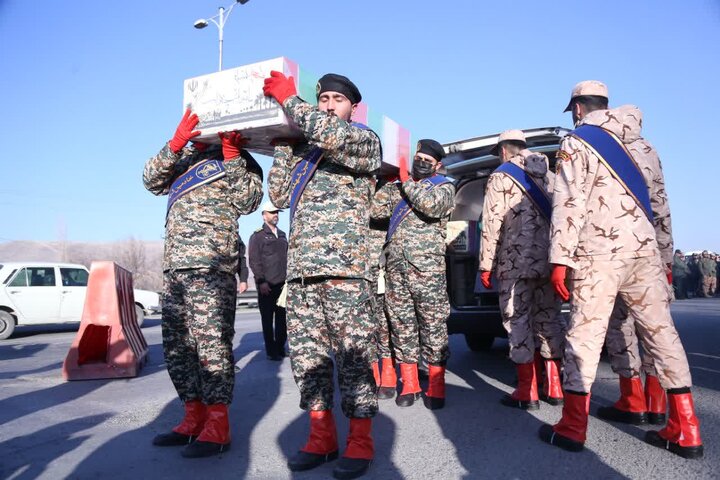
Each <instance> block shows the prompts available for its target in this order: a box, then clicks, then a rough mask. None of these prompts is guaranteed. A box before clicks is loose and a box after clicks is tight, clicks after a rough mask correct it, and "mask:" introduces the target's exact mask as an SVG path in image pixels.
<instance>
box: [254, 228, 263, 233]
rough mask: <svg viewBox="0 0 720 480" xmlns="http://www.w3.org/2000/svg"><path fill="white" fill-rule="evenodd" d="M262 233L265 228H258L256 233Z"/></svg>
mask: <svg viewBox="0 0 720 480" xmlns="http://www.w3.org/2000/svg"><path fill="white" fill-rule="evenodd" d="M262 231H263V227H260V228H258V229H257V230H255V233H260V232H262Z"/></svg>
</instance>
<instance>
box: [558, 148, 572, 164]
mask: <svg viewBox="0 0 720 480" xmlns="http://www.w3.org/2000/svg"><path fill="white" fill-rule="evenodd" d="M556 157H557V159H558V161H559V160H567V161H570V160H572V157H571V156H570V154H569V153H567V152H566V151H565V150H558V152H557V155H556Z"/></svg>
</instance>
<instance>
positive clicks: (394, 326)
mask: <svg viewBox="0 0 720 480" xmlns="http://www.w3.org/2000/svg"><path fill="white" fill-rule="evenodd" d="M444 156H445V150H444V149H443V147H442V145H440V144H439V143H438V142H436V141H435V140H420V141H419V142H418V144H417V150H416V152H415V156H414V160H413V165H412V178H410V177H409V176H408V172H407V171H405V169H404V168H400V180H401V183H397V182H393V183H387V184H385V185H384V186H383V187H382V188H381V189H380V190H378V192H377V193H375V196H374V198H373V210H372V217H373V218H374V219H376V220H380V219H383V218H384V219H388V218H389V219H390V225H389V226H388V233H387V239H386V247H385V255H386V266H385V268H386V271H387V278H386V282H387V286H386V293H385V308H386V310H387V313H388V317H389V318H390V327H391V338H392V344H393V348H394V350H395V354H396V356H397V359H398V361H399V362H400V375H401V377H402V382H403V389H402V392H401V393H400V395H399V396H398V397H397V398H396V399H395V403H396V404H397V405H399V406H401V407H409V406H411V405H412V404H413V403H414V402H415V400H416V399H417V398H419V396H420V391H421V390H420V385H419V382H418V360H419V356H420V354H422V356H423V358H424V359H425V360H426V361H427V362H428V370H429V372H428V375H429V386H428V390H427V392H425V398H424V400H423V401H424V403H425V406H426V407H427V408H429V409H431V410H433V409H439V408H442V407H443V406H444V405H445V364H446V362H447V359H448V357H449V356H450V350H449V348H448V334H447V324H446V321H447V316H448V315H449V314H450V303H449V300H448V296H447V286H446V282H447V280H446V278H445V237H446V235H447V232H446V228H447V222H448V219H449V217H450V214H451V213H452V211H453V209H454V208H455V186H454V185H453V184H452V183H451V182H450V180H448V179H447V178H445V177H443V176H442V175H438V174H437V171H438V170H439V169H440V167H441V166H442V163H441V162H442V159H443V157H444Z"/></svg>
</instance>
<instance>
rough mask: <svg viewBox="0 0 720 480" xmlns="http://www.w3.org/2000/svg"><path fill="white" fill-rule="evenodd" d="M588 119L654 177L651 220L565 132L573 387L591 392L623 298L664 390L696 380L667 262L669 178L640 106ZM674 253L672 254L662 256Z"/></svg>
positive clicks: (560, 174)
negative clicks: (646, 134)
mask: <svg viewBox="0 0 720 480" xmlns="http://www.w3.org/2000/svg"><path fill="white" fill-rule="evenodd" d="M580 123H581V124H589V125H597V126H600V127H603V128H605V129H607V130H609V131H611V132H613V133H614V134H615V135H617V137H618V138H619V139H620V140H621V141H622V142H623V143H624V145H625V147H626V148H627V149H628V150H629V152H630V154H631V155H632V157H633V159H634V160H635V162H636V163H637V165H638V166H639V168H640V171H641V172H642V174H643V176H644V177H645V182H646V184H647V185H648V188H649V193H650V199H651V202H652V208H653V213H654V216H655V218H654V221H655V224H654V225H653V224H652V223H650V222H649V221H648V220H647V218H646V217H645V214H644V213H643V211H642V210H641V208H640V207H639V206H638V205H637V203H636V202H635V200H634V199H633V198H632V197H631V196H630V195H628V194H627V192H626V191H625V189H624V188H623V187H622V186H621V184H620V183H619V182H618V181H616V180H615V179H614V178H613V177H612V175H611V174H610V171H609V170H608V168H607V167H606V166H605V165H604V164H603V163H601V162H600V160H599V159H598V157H597V156H596V155H595V154H594V152H592V151H591V150H590V149H588V147H586V146H585V145H584V144H583V143H582V142H581V141H580V140H578V139H576V138H575V137H573V136H568V137H566V138H565V139H563V141H562V144H561V147H560V151H559V152H558V163H557V176H556V180H555V190H554V194H553V216H552V227H551V241H550V242H551V245H550V263H553V264H558V265H566V266H568V267H570V268H571V269H572V273H571V283H572V289H573V305H572V316H571V320H570V326H569V331H568V333H567V338H566V341H567V343H566V347H565V381H564V384H563V386H564V388H565V390H570V391H574V392H586V393H587V392H590V388H591V386H592V384H593V382H594V380H595V375H596V371H597V365H598V361H599V358H600V350H601V348H602V344H603V342H604V340H605V335H606V331H607V328H608V323H609V319H610V315H611V312H612V309H613V305H614V304H615V298H616V297H618V296H619V297H620V299H621V300H622V301H623V302H624V303H625V304H626V305H627V307H628V311H629V315H630V317H631V318H632V319H633V320H634V321H635V325H636V326H637V330H638V332H640V333H641V334H642V338H641V340H642V342H643V346H644V347H645V349H646V351H647V352H648V353H649V355H650V356H651V357H652V358H653V360H654V363H655V365H656V367H657V373H658V377H659V380H660V383H661V384H662V386H663V387H664V388H666V389H667V388H682V387H689V386H690V384H691V377H690V370H689V367H688V363H687V358H686V356H685V352H684V350H683V348H682V344H681V342H680V338H679V337H678V334H677V331H676V330H675V326H674V324H673V321H672V317H671V316H670V305H669V302H670V299H671V290H670V286H669V285H668V283H667V278H666V275H665V268H666V266H665V264H667V263H669V262H671V261H672V232H671V225H670V210H669V207H668V204H667V194H666V192H665V182H664V179H663V175H662V168H661V165H660V160H659V158H658V156H657V153H656V152H655V149H654V148H653V147H652V146H651V145H650V144H649V143H648V142H647V141H645V140H644V139H643V138H642V137H641V136H640V129H641V125H642V115H641V113H640V111H639V110H638V109H637V108H636V107H633V106H624V107H620V108H617V109H612V110H597V111H593V112H591V113H589V114H588V115H587V116H586V117H585V118H584V119H583V120H582V121H581V122H580ZM658 250H659V251H661V252H669V256H667V258H665V255H666V254H663V258H662V259H661V256H660V255H658Z"/></svg>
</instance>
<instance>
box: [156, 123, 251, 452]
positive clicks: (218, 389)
mask: <svg viewBox="0 0 720 480" xmlns="http://www.w3.org/2000/svg"><path fill="white" fill-rule="evenodd" d="M197 124H198V118H197V116H196V115H194V114H191V112H190V111H189V110H188V111H186V112H185V115H184V116H183V118H182V121H181V122H180V125H179V126H178V128H177V131H176V132H175V135H174V136H173V138H172V139H171V140H170V141H169V142H168V143H167V144H166V145H165V146H164V147H163V148H162V150H160V153H158V154H157V155H156V156H155V157H153V158H151V159H150V160H149V161H148V162H147V164H146V165H145V171H144V174H143V181H144V183H145V188H147V189H148V190H149V191H151V192H152V193H154V194H155V195H169V198H168V210H167V217H166V221H165V254H164V257H163V272H164V278H163V311H162V336H163V349H164V353H165V363H166V364H167V368H168V373H169V374H170V379H171V380H172V382H173V384H174V385H175V389H176V390H177V392H178V395H179V396H180V400H182V402H183V403H184V404H185V417H184V418H183V420H182V422H181V423H180V424H179V425H177V426H176V427H175V428H173V429H172V431H171V432H169V433H167V434H162V435H158V436H156V437H155V439H154V440H153V444H155V445H158V446H174V445H178V446H179V445H187V446H186V447H185V449H184V450H183V452H182V455H183V456H184V457H206V456H210V455H214V454H217V453H220V452H222V451H225V450H227V449H228V448H229V447H230V425H229V422H228V405H230V403H231V402H232V395H233V387H234V384H235V362H234V359H233V351H232V340H233V335H234V333H235V300H236V295H237V292H236V279H235V274H236V273H237V271H238V245H239V236H238V225H237V220H238V218H239V217H240V215H246V214H248V213H251V212H253V211H255V209H256V208H257V206H258V204H259V203H260V200H261V199H262V170H260V167H259V166H258V165H257V163H256V162H255V160H254V159H253V158H252V156H250V154H249V153H248V152H246V151H245V150H243V149H242V144H243V139H242V137H241V136H240V134H238V133H235V132H230V133H226V134H220V136H221V139H222V151H221V150H220V149H219V148H217V147H215V146H207V145H205V144H199V143H195V144H194V146H192V147H188V148H186V145H187V144H188V142H189V141H190V140H191V139H192V138H194V137H196V136H197V135H199V134H200V132H199V131H196V130H193V129H194V128H195V127H196V126H197ZM223 158H224V161H223Z"/></svg>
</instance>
